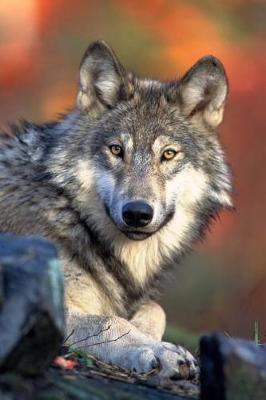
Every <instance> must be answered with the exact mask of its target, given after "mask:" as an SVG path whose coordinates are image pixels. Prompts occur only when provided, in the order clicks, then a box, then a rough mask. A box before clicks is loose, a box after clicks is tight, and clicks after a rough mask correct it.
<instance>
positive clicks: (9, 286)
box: [0, 234, 64, 375]
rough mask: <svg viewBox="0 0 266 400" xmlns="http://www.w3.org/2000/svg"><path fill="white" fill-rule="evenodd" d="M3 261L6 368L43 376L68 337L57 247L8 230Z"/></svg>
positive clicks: (1, 341)
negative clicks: (11, 233)
mask: <svg viewBox="0 0 266 400" xmlns="http://www.w3.org/2000/svg"><path fill="white" fill-rule="evenodd" d="M0 265H1V277H2V281H3V304H2V307H1V309H0V371H1V372H3V371H16V372H20V373H22V374H28V375H32V374H38V373H40V372H41V371H43V370H44V368H45V367H47V366H48V365H49V363H50V362H51V360H52V359H53V358H54V356H55V355H56V354H57V353H58V351H59V348H60V345H61V342H62V339H63V335H64V310H63V282H62V275H61V272H60V267H59V262H58V258H57V252H56V249H55V247H54V245H52V244H51V243H50V242H48V241H47V240H44V239H41V238H38V237H18V236H15V235H10V234H3V235H0Z"/></svg>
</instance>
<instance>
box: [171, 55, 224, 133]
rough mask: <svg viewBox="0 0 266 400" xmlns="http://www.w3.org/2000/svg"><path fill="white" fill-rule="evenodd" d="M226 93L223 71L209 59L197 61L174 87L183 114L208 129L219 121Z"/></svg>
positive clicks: (221, 116) (217, 63)
mask: <svg viewBox="0 0 266 400" xmlns="http://www.w3.org/2000/svg"><path fill="white" fill-rule="evenodd" d="M227 92H228V84H227V77H226V74H225V70H224V67H223V65H222V63H221V62H220V61H219V60H218V59H217V58H215V57H213V56H206V57H203V58H201V59H200V60H199V61H198V62H197V63H196V64H195V65H194V66H193V67H192V68H191V69H190V70H189V71H188V72H187V73H186V74H185V75H184V76H183V78H182V79H181V81H180V82H179V85H178V98H179V101H180V105H181V110H182V112H183V114H184V115H185V116H186V117H188V118H191V119H193V120H196V121H197V123H200V122H203V123H204V124H207V126H208V127H210V128H216V127H217V126H218V125H219V124H220V123H221V122H222V120H223V112H224V106H225V100H226V96H227Z"/></svg>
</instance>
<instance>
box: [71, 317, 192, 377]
mask: <svg viewBox="0 0 266 400" xmlns="http://www.w3.org/2000/svg"><path fill="white" fill-rule="evenodd" d="M71 332H72V334H71V335H70V337H69V339H68V342H67V344H68V345H69V346H73V347H75V348H79V349H82V350H84V351H86V352H88V353H90V354H92V355H93V356H95V357H97V358H99V359H101V360H102V361H104V362H107V363H110V364H113V365H117V366H119V367H122V368H124V369H128V370H131V371H137V372H139V373H141V372H148V371H150V370H151V369H152V368H154V367H156V366H158V364H159V366H160V368H161V370H160V376H161V377H162V378H171V377H184V378H187V377H188V376H193V375H194V374H195V373H196V371H197V366H196V361H195V360H194V358H193V356H192V355H191V354H190V353H189V352H187V351H186V350H184V349H183V348H181V347H178V346H177V347H176V346H174V345H172V344H170V343H164V342H158V341H156V340H154V339H153V338H152V337H151V336H148V335H145V334H143V333H142V332H140V331H139V330H138V329H137V328H136V327H135V326H134V325H133V324H131V323H130V322H129V321H127V320H125V319H123V318H119V317H105V316H94V315H90V316H87V315H82V314H69V315H67V334H68V335H69V334H70V333H71ZM184 365H187V366H188V368H184Z"/></svg>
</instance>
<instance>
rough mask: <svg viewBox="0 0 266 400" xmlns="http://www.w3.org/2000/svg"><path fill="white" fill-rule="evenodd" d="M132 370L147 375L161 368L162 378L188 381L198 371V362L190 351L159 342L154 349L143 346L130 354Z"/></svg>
mask: <svg viewBox="0 0 266 400" xmlns="http://www.w3.org/2000/svg"><path fill="white" fill-rule="evenodd" d="M129 358H130V364H131V370H135V371H136V372H138V373H147V372H149V371H150V370H152V369H153V368H156V367H159V368H160V377H161V378H171V379H182V378H183V379H187V378H192V377H194V376H195V375H196V374H197V373H198V371H199V367H198V362H197V361H196V359H195V358H194V357H193V356H192V354H191V353H189V351H187V350H186V349H184V348H183V347H181V346H175V345H174V344H172V343H167V342H159V343H156V344H154V345H153V346H152V347H149V346H147V347H146V346H141V347H139V348H137V349H134V351H131V352H130V353H129Z"/></svg>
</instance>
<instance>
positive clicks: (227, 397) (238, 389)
mask: <svg viewBox="0 0 266 400" xmlns="http://www.w3.org/2000/svg"><path fill="white" fill-rule="evenodd" d="M200 353H201V399H202V400H251V399H252V400H265V399H266V349H265V346H261V345H256V344H255V342H251V341H247V340H242V339H232V338H228V337H226V336H224V335H222V334H211V335H208V336H205V337H203V338H202V340H201V344H200Z"/></svg>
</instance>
